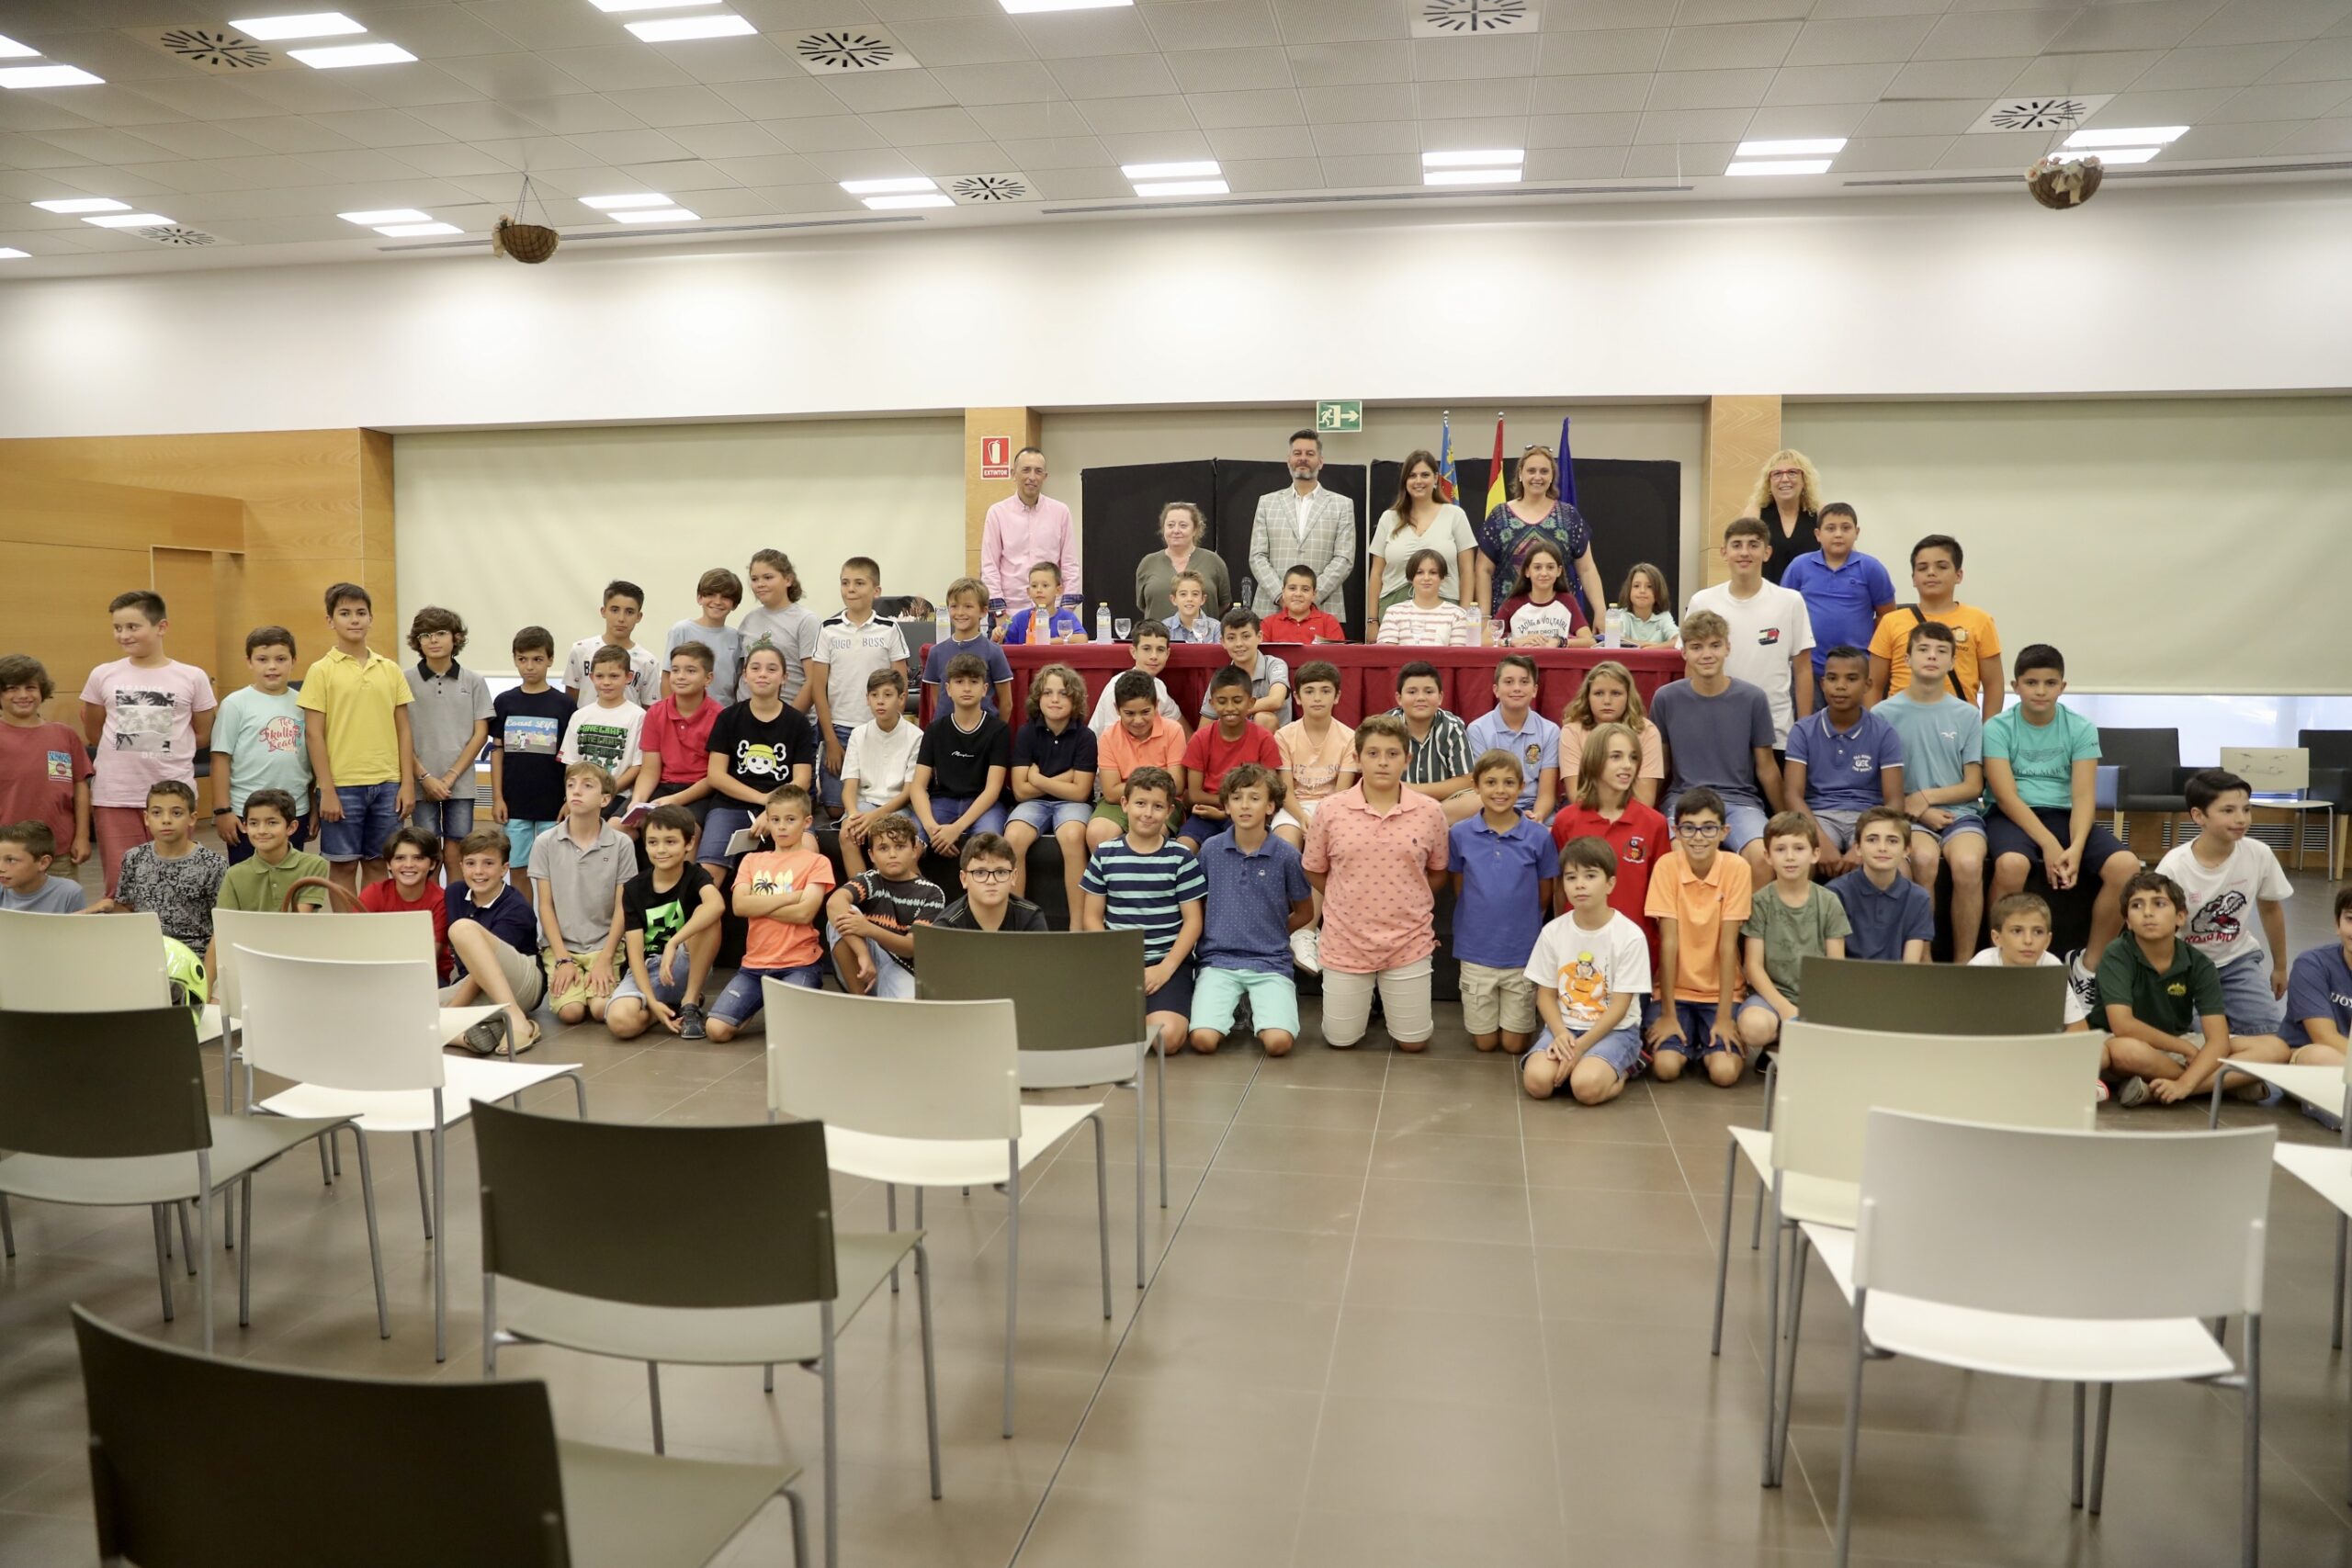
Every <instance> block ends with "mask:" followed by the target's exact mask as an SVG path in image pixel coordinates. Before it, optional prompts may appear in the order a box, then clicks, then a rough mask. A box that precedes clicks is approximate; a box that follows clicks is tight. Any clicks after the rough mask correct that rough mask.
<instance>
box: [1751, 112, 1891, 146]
mask: <svg viewBox="0 0 2352 1568" xmlns="http://www.w3.org/2000/svg"><path fill="white" fill-rule="evenodd" d="M1870 112H1871V106H1870V105H1868V104H1786V105H1778V106H1774V107H1769V108H1759V109H1758V110H1757V111H1756V118H1753V119H1751V120H1749V121H1748V122H1747V131H1746V133H1745V134H1746V135H1747V136H1750V137H1769V138H1774V139H1786V138H1794V137H1804V136H1851V135H1853V134H1854V133H1855V132H1856V131H1858V130H1860V129H1861V125H1862V117H1863V116H1865V115H1867V114H1869V113H1870Z"/></svg>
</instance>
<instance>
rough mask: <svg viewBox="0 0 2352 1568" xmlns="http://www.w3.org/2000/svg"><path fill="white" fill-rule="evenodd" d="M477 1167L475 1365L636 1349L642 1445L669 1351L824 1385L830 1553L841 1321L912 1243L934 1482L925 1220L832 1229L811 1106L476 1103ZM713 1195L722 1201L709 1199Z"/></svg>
mask: <svg viewBox="0 0 2352 1568" xmlns="http://www.w3.org/2000/svg"><path fill="white" fill-rule="evenodd" d="M473 1123H474V1148H475V1151H476V1153H477V1155H478V1156H479V1157H480V1160H481V1252H482V1280H481V1294H482V1347H481V1355H482V1374H483V1375H484V1376H485V1377H495V1376H496V1375H497V1373H498V1349H499V1347H500V1346H502V1345H516V1344H537V1345H556V1346H561V1347H563V1348H569V1349H575V1350H584V1351H587V1352H589V1353H591V1354H594V1355H601V1356H618V1357H623V1358H626V1359H630V1360H641V1361H643V1362H644V1363H645V1371H646V1387H647V1392H648V1393H649V1395H650V1400H651V1404H652V1413H653V1451H654V1452H655V1453H661V1452H662V1451H663V1450H664V1439H663V1432H662V1374H661V1363H662V1362H663V1361H673V1362H680V1363H684V1364H688V1365H695V1366H749V1365H752V1364H754V1363H764V1364H768V1365H773V1364H775V1362H778V1361H784V1362H789V1363H793V1364H796V1365H798V1366H800V1367H802V1368H804V1369H806V1370H808V1371H813V1372H815V1373H816V1374H817V1375H818V1377H819V1378H820V1380H821V1381H822V1382H823V1385H824V1413H825V1414H824V1453H825V1482H824V1484H825V1561H826V1562H827V1563H828V1564H830V1563H831V1562H832V1561H833V1559H834V1555H835V1550H836V1548H837V1546H838V1544H839V1540H840V1509H839V1503H840V1495H839V1486H838V1483H837V1480H836V1477H837V1475H838V1472H839V1462H838V1458H837V1453H836V1441H835V1434H834V1412H835V1406H836V1400H835V1392H834V1390H835V1384H834V1365H833V1345H834V1337H835V1335H836V1334H837V1333H839V1332H840V1330H842V1328H845V1327H847V1326H848V1324H849V1321H850V1319H852V1318H853V1317H854V1316H855V1315H856V1314H857V1312H858V1309H859V1308H861V1307H863V1306H864V1305H865V1303H866V1302H867V1301H868V1300H870V1299H871V1298H872V1296H873V1294H874V1292H876V1290H877V1289H879V1288H880V1286H881V1284H882V1281H883V1280H885V1279H886V1278H888V1275H889V1273H890V1270H891V1269H895V1268H896V1267H898V1265H899V1260H900V1259H902V1258H905V1257H907V1255H908V1254H909V1253H912V1254H913V1255H914V1266H915V1290H916V1294H917V1297H918V1300H919V1301H920V1303H921V1309H922V1382H923V1410H924V1415H925V1420H926V1425H927V1427H928V1436H929V1438H930V1441H931V1495H932V1496H933V1498H934V1499H936V1498H937V1497H938V1496H939V1495H940V1487H939V1393H938V1378H937V1372H936V1369H935V1367H934V1364H933V1350H932V1325H931V1270H930V1262H929V1258H928V1257H927V1255H926V1254H925V1252H924V1250H923V1245H922V1232H921V1231H901V1232H898V1233H896V1234H874V1233H850V1234H840V1233H836V1232H835V1231H834V1229H833V1221H832V1177H831V1172H830V1171H829V1170H828V1169H827V1168H826V1165H825V1128H824V1124H823V1123H822V1122H792V1123H789V1124H775V1123H770V1122H753V1123H751V1124H750V1125H747V1126H740V1127H627V1126H617V1125H615V1124H612V1123H610V1122H570V1121H560V1120H557V1119H555V1118H551V1117H546V1116H534V1115H530V1114H527V1113H526V1112H524V1111H508V1110H505V1109H504V1108H503V1107H500V1106H495V1105H492V1104H490V1103H489V1102H487V1101H483V1102H481V1103H478V1104H476V1105H475V1106H474V1108H473ZM714 1195H723V1201H713V1198H714Z"/></svg>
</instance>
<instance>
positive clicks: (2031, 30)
mask: <svg viewBox="0 0 2352 1568" xmlns="http://www.w3.org/2000/svg"><path fill="white" fill-rule="evenodd" d="M2074 19H2075V8H2074V7H2072V6H2063V7H2059V8H2055V9H2043V10H2032V11H1966V12H1956V13H1954V14H1952V15H1950V16H1946V17H1941V18H1939V20H1938V21H1937V23H1936V25H1935V26H1934V27H1932V28H1928V36H1927V37H1926V38H1925V39H1921V40H1920V43H1919V48H1918V51H1917V58H1918V59H1921V60H1985V59H1991V58H1995V57H1997V56H2002V55H2027V54H2037V53H2040V52H2041V51H2042V50H2044V49H2046V48H2048V47H2049V45H2050V40H2051V39H2054V38H2056V37H2057V36H2058V35H2059V34H2060V33H2061V32H2063V31H2064V30H2065V28H2066V25H2067V24H2068V23H2069V22H2071V21H2073V20H2074Z"/></svg>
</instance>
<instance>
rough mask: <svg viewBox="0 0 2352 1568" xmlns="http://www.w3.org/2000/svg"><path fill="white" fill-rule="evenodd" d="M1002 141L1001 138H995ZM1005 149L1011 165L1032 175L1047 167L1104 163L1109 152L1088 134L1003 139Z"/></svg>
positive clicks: (1109, 159)
mask: <svg viewBox="0 0 2352 1568" xmlns="http://www.w3.org/2000/svg"><path fill="white" fill-rule="evenodd" d="M999 140H1000V141H1002V139H1001V138H1000V139H999ZM1003 147H1004V150H1005V152H1008V153H1010V154H1012V162H1013V164H1014V166H1015V167H1017V168H1021V169H1024V170H1026V171H1028V172H1029V173H1031V174H1033V175H1042V174H1044V173H1045V172H1046V170H1048V169H1076V168H1083V167H1086V166H1089V165H1091V164H1108V163H1109V162H1110V161H1111V155H1110V154H1109V153H1108V152H1104V151H1103V143H1102V142H1101V141H1098V140H1096V139H1095V138H1094V137H1091V136H1046V137H1039V138H1037V139H1036V140H1035V141H1022V140H1014V141H1003Z"/></svg>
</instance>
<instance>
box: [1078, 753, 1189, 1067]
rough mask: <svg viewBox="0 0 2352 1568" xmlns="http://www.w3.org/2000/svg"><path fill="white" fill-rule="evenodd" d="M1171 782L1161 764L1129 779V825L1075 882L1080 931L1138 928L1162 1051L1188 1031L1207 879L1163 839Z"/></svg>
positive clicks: (1148, 1016)
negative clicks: (1079, 902) (1082, 905)
mask: <svg viewBox="0 0 2352 1568" xmlns="http://www.w3.org/2000/svg"><path fill="white" fill-rule="evenodd" d="M1175 800H1176V781H1175V780H1174V779H1172V778H1170V776H1169V774H1168V771H1167V770H1166V769H1164V768H1137V769H1136V771H1135V773H1133V774H1131V775H1129V777H1128V779H1127V789H1126V800H1125V806H1126V813H1127V830H1126V832H1125V834H1123V835H1121V836H1120V837H1118V838H1115V839H1113V840H1111V841H1110V842H1108V843H1106V844H1103V846H1101V847H1100V848H1098V849H1097V850H1096V851H1095V852H1094V854H1093V856H1092V858H1091V859H1090V860H1089V861H1088V862H1087V863H1086V874H1085V875H1084V876H1083V877H1081V878H1080V879H1079V887H1080V891H1081V892H1082V893H1083V894H1084V896H1085V900H1086V907H1085V908H1083V909H1081V910H1080V911H1079V916H1078V929H1079V930H1080V931H1141V932H1143V962H1144V971H1143V985H1144V997H1145V1000H1144V1025H1145V1027H1146V1028H1147V1029H1156V1030H1159V1032H1160V1038H1161V1040H1162V1041H1163V1042H1164V1043H1165V1048H1166V1049H1168V1050H1170V1051H1174V1050H1178V1049H1180V1048H1182V1045H1183V1043H1184V1042H1185V1041H1186V1040H1188V1039H1190V1038H1191V1036H1192V1019H1191V1014H1192V1010H1193V947H1194V946H1195V945H1196V944H1197V943H1198V942H1200V940H1201V905H1202V901H1203V900H1204V898H1206V897H1207V896H1208V879H1207V878H1206V877H1205V876H1204V875H1203V874H1202V873H1201V863H1200V862H1199V861H1198V860H1196V859H1194V858H1193V852H1192V851H1190V850H1188V849H1186V848H1184V846H1183V845H1182V844H1179V843H1176V842H1174V841H1173V840H1170V838H1169V837H1168V814H1169V811H1170V808H1171V807H1172V806H1173V805H1174V803H1175Z"/></svg>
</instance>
